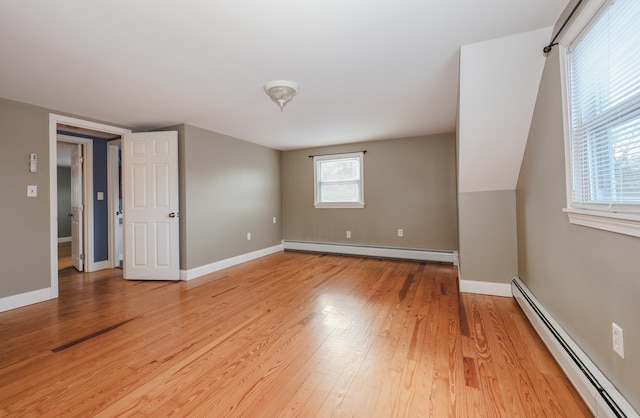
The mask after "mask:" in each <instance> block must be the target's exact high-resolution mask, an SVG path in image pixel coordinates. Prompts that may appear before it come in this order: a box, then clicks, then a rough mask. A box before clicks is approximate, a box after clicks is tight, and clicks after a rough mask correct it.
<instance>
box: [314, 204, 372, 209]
mask: <svg viewBox="0 0 640 418" xmlns="http://www.w3.org/2000/svg"><path fill="white" fill-rule="evenodd" d="M313 206H314V207H315V208H316V209H362V208H364V203H342V204H340V203H316V204H314V205H313Z"/></svg>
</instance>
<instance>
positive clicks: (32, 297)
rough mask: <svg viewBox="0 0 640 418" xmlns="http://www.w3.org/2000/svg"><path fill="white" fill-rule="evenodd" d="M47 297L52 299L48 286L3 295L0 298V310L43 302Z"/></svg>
mask: <svg viewBox="0 0 640 418" xmlns="http://www.w3.org/2000/svg"><path fill="white" fill-rule="evenodd" d="M49 299H53V297H51V288H50V287H47V288H45V289H38V290H32V291H31V292H25V293H20V294H17V295H12V296H5V297H3V298H0V312H5V311H9V310H11V309H16V308H22V307H23V306H27V305H31V304H34V303H39V302H44V301H45V300H49Z"/></svg>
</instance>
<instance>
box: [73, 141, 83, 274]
mask: <svg viewBox="0 0 640 418" xmlns="http://www.w3.org/2000/svg"><path fill="white" fill-rule="evenodd" d="M82 166H83V159H82V145H80V144H77V145H76V146H75V147H73V149H72V150H71V264H72V265H73V267H75V268H76V270H78V271H84V254H83V251H82V249H83V247H84V245H82V244H83V242H84V240H83V239H82V234H83V217H84V199H83V189H84V187H83V184H82Z"/></svg>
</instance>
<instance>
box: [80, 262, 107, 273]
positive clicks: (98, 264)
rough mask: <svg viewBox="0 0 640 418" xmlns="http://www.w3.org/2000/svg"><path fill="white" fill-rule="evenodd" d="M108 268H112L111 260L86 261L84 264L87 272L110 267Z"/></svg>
mask: <svg viewBox="0 0 640 418" xmlns="http://www.w3.org/2000/svg"><path fill="white" fill-rule="evenodd" d="M110 268H113V266H112V265H111V262H110V261H109V260H104V261H98V262H95V263H87V264H86V265H85V270H86V271H87V273H92V272H94V271H99V270H104V269H110Z"/></svg>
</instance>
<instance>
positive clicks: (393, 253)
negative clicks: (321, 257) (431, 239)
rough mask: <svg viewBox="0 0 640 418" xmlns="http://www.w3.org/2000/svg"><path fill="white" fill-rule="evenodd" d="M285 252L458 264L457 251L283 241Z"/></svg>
mask: <svg viewBox="0 0 640 418" xmlns="http://www.w3.org/2000/svg"><path fill="white" fill-rule="evenodd" d="M282 246H283V247H284V249H285V250H297V251H309V252H319V253H332V254H345V255H362V256H366V257H381V258H399V259H405V260H418V261H434V262H442V263H452V264H453V263H456V262H457V258H458V252H457V251H434V250H419V249H410V248H395V247H375V246H367V245H346V244H330V243H324V242H309V241H282Z"/></svg>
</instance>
